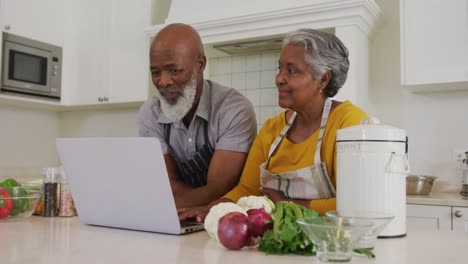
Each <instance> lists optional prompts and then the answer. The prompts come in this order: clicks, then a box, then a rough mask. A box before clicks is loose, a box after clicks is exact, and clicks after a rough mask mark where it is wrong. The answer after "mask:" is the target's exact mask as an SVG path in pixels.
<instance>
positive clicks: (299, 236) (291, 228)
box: [258, 201, 375, 258]
mask: <svg viewBox="0 0 468 264" xmlns="http://www.w3.org/2000/svg"><path fill="white" fill-rule="evenodd" d="M275 206H276V209H275V213H274V215H273V216H274V217H273V218H274V222H273V229H271V230H268V231H266V232H265V233H264V234H263V237H262V239H261V240H260V244H259V247H258V249H259V250H260V251H263V252H265V254H267V255H269V254H277V255H280V254H298V255H305V256H315V254H316V248H315V245H314V243H313V242H312V241H310V239H309V238H308V237H307V235H306V234H305V233H304V232H303V231H302V229H301V227H300V226H299V225H298V224H297V222H296V220H297V219H301V218H309V217H319V214H318V213H317V212H316V211H314V210H310V209H308V208H306V207H304V206H301V205H298V204H295V203H292V202H286V201H281V202H277V203H276V204H275ZM323 221H324V222H325V221H326V218H325V217H324V218H323ZM354 252H355V253H358V254H363V255H365V256H367V257H369V258H375V255H374V254H373V253H372V251H370V250H367V249H355V250H354Z"/></svg>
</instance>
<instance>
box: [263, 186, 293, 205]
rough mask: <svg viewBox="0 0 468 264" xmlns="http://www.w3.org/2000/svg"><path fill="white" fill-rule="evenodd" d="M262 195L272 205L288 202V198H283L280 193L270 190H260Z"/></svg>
mask: <svg viewBox="0 0 468 264" xmlns="http://www.w3.org/2000/svg"><path fill="white" fill-rule="evenodd" d="M262 193H263V195H265V196H266V197H268V199H270V200H271V201H272V202H273V203H277V202H279V201H286V200H288V198H286V196H284V194H283V192H282V191H278V190H274V189H270V188H262Z"/></svg>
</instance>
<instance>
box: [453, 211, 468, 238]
mask: <svg viewBox="0 0 468 264" xmlns="http://www.w3.org/2000/svg"><path fill="white" fill-rule="evenodd" d="M452 221H453V222H452V227H453V230H454V231H462V230H463V231H464V232H466V233H468V208H467V207H452Z"/></svg>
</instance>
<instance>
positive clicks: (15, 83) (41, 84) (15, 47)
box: [2, 42, 51, 94]
mask: <svg viewBox="0 0 468 264" xmlns="http://www.w3.org/2000/svg"><path fill="white" fill-rule="evenodd" d="M3 48H4V53H3V55H4V57H3V59H4V63H3V78H2V86H3V88H4V89H10V90H14V91H19V92H26V93H27V92H33V93H38V92H40V93H43V94H48V93H50V88H49V87H50V85H49V82H50V80H48V76H50V72H49V71H50V67H49V65H48V64H49V63H50V61H51V54H50V52H48V51H45V50H41V49H36V48H32V47H29V46H25V45H20V44H17V43H14V42H5V43H4V47H3Z"/></svg>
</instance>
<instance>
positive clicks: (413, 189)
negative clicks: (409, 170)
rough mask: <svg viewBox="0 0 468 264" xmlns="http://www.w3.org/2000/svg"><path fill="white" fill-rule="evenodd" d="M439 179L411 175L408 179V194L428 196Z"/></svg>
mask: <svg viewBox="0 0 468 264" xmlns="http://www.w3.org/2000/svg"><path fill="white" fill-rule="evenodd" d="M436 178H437V177H434V176H424V175H410V176H407V177H406V194H409V195H428V194H429V193H430V192H431V190H432V185H433V183H434V180H435V179H436Z"/></svg>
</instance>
